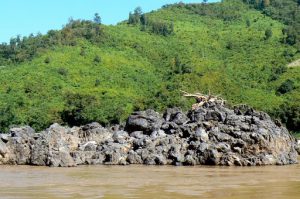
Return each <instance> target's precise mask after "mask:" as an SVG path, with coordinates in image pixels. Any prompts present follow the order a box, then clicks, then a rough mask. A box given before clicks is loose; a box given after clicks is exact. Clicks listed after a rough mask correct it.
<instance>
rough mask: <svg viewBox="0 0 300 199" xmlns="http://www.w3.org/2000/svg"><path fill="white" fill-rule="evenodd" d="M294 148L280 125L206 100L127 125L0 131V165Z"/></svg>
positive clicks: (280, 152) (268, 161)
mask: <svg viewBox="0 0 300 199" xmlns="http://www.w3.org/2000/svg"><path fill="white" fill-rule="evenodd" d="M296 150H299V147H298V145H297V143H296V140H295V138H293V137H292V136H291V135H290V134H289V132H288V131H287V129H286V128H284V127H283V126H281V125H280V123H279V122H273V121H272V120H271V118H270V117H269V116H268V115H267V114H266V113H263V112H257V111H255V110H253V109H251V108H249V107H247V106H240V107H235V108H234V109H233V110H231V109H228V108H226V107H224V106H223V105H222V104H219V103H214V102H207V103H205V104H204V105H203V106H201V107H198V108H197V109H195V110H191V111H189V112H188V113H184V112H182V111H181V110H180V109H178V108H172V109H168V110H166V112H165V113H164V114H163V115H160V114H159V113H157V112H155V111H153V110H147V111H139V112H135V113H133V114H132V115H131V116H130V117H129V118H128V120H127V123H126V126H125V128H121V127H119V126H115V127H112V128H104V127H102V126H101V125H100V124H98V123H92V124H88V125H85V126H81V127H73V128H69V127H62V126H60V125H58V124H53V125H52V126H50V127H49V128H48V129H46V130H45V131H43V132H40V133H35V131H34V130H33V129H32V128H30V127H28V126H26V127H20V128H12V129H11V130H10V132H9V134H1V135H0V164H18V165H24V164H27V165H40V166H55V167H58V166H60V167H72V166H76V165H86V164H88V165H90V164H106V165H128V164H147V165H178V166H179V165H227V166H231V165H237V166H254V165H286V164H294V163H297V151H296Z"/></svg>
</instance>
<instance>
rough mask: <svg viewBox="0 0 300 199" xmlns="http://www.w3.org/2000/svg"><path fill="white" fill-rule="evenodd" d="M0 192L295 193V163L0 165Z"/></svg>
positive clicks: (298, 173)
mask: <svg viewBox="0 0 300 199" xmlns="http://www.w3.org/2000/svg"><path fill="white" fill-rule="evenodd" d="M0 198H116V199H117V198H222V199H235V198H236V199H237V198H238V199H253V198H257V199H264V198H266V199H269V198H272V199H274V198H275V199H276V198H284V199H287V198H295V199H296V198H297V199H299V198H300V165H291V166H282V167H280V166H272V167H270V166H268V167H244V168H242V167H202V166H200V167H172V166H162V167H160V166H125V167H122V166H87V167H77V168H47V167H28V166H0Z"/></svg>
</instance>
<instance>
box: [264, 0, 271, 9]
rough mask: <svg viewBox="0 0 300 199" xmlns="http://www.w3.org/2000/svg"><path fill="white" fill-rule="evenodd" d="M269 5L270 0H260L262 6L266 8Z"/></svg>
mask: <svg viewBox="0 0 300 199" xmlns="http://www.w3.org/2000/svg"><path fill="white" fill-rule="evenodd" d="M268 6H270V0H263V1H262V8H266V7H268Z"/></svg>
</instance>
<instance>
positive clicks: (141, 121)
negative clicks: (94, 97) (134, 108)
mask: <svg viewBox="0 0 300 199" xmlns="http://www.w3.org/2000/svg"><path fill="white" fill-rule="evenodd" d="M162 123H163V119H162V118H161V117H160V115H159V114H158V113H157V112H155V111H153V110H146V111H138V112H135V113H133V115H131V116H129V118H128V120H127V123H126V127H125V129H126V130H127V131H128V132H133V131H143V132H144V133H151V132H152V131H155V130H159V129H160V127H161V125H162Z"/></svg>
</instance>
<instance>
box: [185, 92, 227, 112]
mask: <svg viewBox="0 0 300 199" xmlns="http://www.w3.org/2000/svg"><path fill="white" fill-rule="evenodd" d="M181 92H182V93H183V96H184V97H194V98H195V99H196V102H197V103H196V104H193V105H192V109H193V110H195V109H197V108H199V107H202V106H203V105H204V104H206V103H209V102H213V103H217V104H220V105H222V106H223V105H224V104H225V100H224V99H222V98H221V97H220V96H218V95H217V96H214V95H211V93H210V92H209V94H208V95H204V94H202V93H194V94H192V93H188V92H185V91H181Z"/></svg>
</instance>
